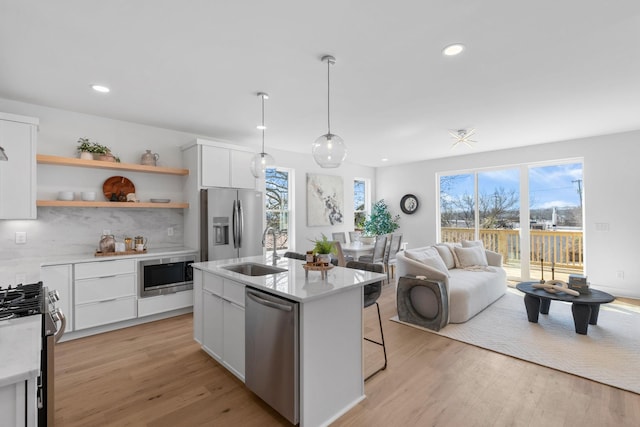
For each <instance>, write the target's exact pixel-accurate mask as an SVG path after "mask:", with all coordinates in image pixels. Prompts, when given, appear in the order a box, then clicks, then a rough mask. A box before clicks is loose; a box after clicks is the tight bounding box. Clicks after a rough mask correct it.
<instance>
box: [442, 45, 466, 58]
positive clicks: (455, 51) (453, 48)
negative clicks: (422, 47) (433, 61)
mask: <svg viewBox="0 0 640 427" xmlns="http://www.w3.org/2000/svg"><path fill="white" fill-rule="evenodd" d="M463 50H464V45H463V44H460V43H455V44H451V45H449V46H447V47H445V48H444V49H442V54H443V55H444V56H456V55H459V54H461V53H462V51H463Z"/></svg>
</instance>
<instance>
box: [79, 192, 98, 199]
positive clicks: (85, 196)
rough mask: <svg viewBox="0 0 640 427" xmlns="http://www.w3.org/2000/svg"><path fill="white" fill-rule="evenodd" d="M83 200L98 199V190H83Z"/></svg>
mask: <svg viewBox="0 0 640 427" xmlns="http://www.w3.org/2000/svg"><path fill="white" fill-rule="evenodd" d="M81 197H82V200H84V201H87V202H89V201H92V200H95V199H96V192H95V191H83V192H82V194H81Z"/></svg>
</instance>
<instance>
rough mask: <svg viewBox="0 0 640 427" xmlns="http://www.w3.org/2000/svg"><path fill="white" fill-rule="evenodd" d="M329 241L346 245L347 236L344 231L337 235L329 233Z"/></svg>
mask: <svg viewBox="0 0 640 427" xmlns="http://www.w3.org/2000/svg"><path fill="white" fill-rule="evenodd" d="M331 239H332V240H333V241H334V242H340V243H347V235H346V233H345V232H344V231H340V232H338V233H331Z"/></svg>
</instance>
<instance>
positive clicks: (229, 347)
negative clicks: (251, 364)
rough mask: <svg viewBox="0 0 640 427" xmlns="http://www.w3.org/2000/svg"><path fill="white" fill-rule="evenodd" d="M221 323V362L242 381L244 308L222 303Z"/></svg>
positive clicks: (225, 302)
mask: <svg viewBox="0 0 640 427" xmlns="http://www.w3.org/2000/svg"><path fill="white" fill-rule="evenodd" d="M222 322H223V325H224V328H223V334H224V336H223V338H222V342H223V346H224V347H223V356H222V358H223V361H224V363H225V365H227V367H228V368H229V369H230V370H231V371H232V372H233V373H234V374H236V376H238V377H240V378H242V379H244V307H241V306H239V305H237V304H234V303H232V302H229V301H224V306H223V320H222Z"/></svg>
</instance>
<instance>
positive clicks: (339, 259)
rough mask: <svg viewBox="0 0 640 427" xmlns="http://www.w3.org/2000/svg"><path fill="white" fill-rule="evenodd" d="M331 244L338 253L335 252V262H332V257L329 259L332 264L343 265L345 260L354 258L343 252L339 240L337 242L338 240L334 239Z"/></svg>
mask: <svg viewBox="0 0 640 427" xmlns="http://www.w3.org/2000/svg"><path fill="white" fill-rule="evenodd" d="M333 244H334V246H335V247H336V252H337V253H338V254H337V261H336V262H333V259H332V260H331V261H332V264H334V265H337V266H338V267H344V266H345V265H346V263H347V262H349V261H353V260H354V259H353V257H352V256H350V255H345V254H344V251H343V250H342V243H341V242H339V241H338V240H334V241H333Z"/></svg>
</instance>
